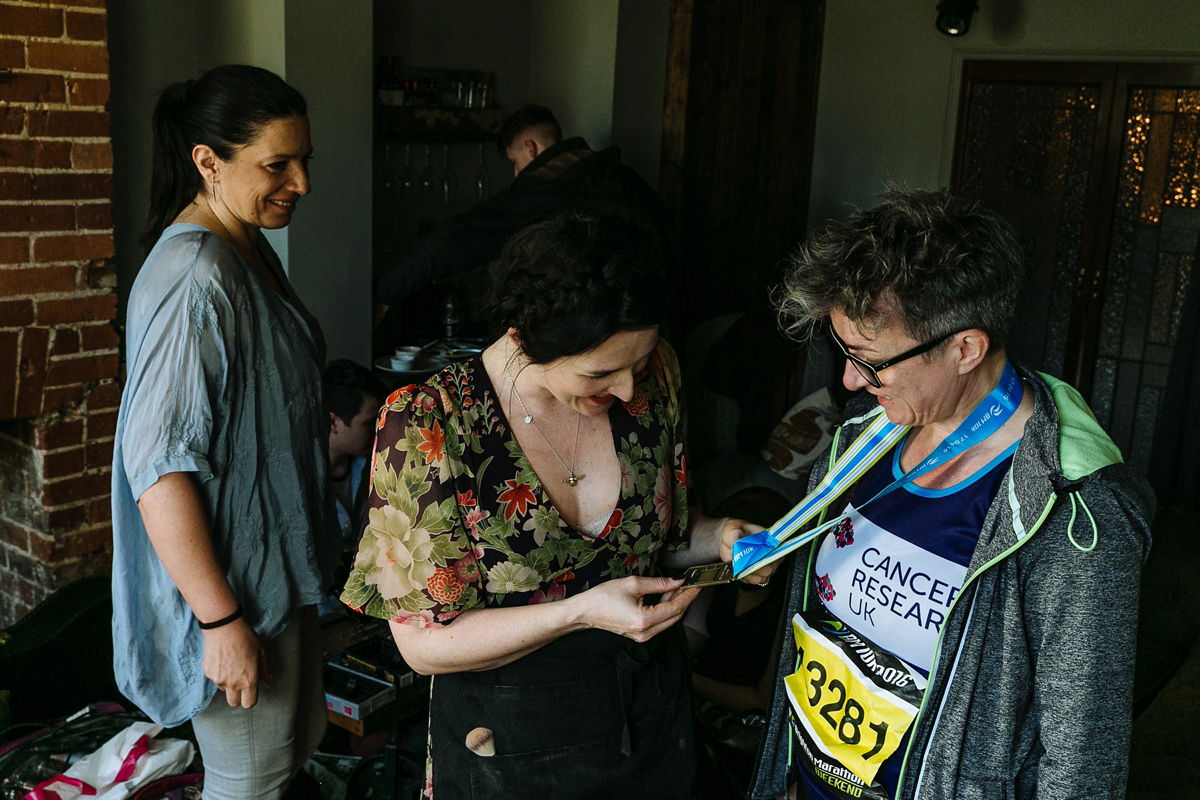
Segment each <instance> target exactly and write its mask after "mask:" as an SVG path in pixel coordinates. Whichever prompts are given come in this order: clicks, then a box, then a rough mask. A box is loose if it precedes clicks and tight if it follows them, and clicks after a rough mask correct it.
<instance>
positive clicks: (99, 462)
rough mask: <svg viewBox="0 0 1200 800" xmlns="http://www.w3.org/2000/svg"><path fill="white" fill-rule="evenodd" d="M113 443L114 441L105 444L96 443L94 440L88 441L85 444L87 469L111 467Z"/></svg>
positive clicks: (110, 440)
mask: <svg viewBox="0 0 1200 800" xmlns="http://www.w3.org/2000/svg"><path fill="white" fill-rule="evenodd" d="M113 441H114V440H112V439H109V440H108V441H106V442H97V441H95V440H94V439H89V441H88V444H87V466H88V469H96V468H97V467H111V466H112V460H113Z"/></svg>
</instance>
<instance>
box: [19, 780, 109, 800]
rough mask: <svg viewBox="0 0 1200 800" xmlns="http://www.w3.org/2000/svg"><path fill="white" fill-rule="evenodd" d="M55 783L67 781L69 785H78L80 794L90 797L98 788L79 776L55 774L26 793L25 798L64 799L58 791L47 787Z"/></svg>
mask: <svg viewBox="0 0 1200 800" xmlns="http://www.w3.org/2000/svg"><path fill="white" fill-rule="evenodd" d="M53 783H65V784H66V785H67V786H76V787H78V788H79V792H80V794H82V795H84V796H85V797H89V796H91V795H94V794H95V793H96V789H95V788H94V787H93V786H92V785H91V784H88V783H84V782H83V781H81V780H79V778H69V777H67V776H66V775H55V776H54V777H53V778H51V779H50V780H48V781H42V782H41V783H39V784H38V785H37V786H35V787H33V791H32V792H30V793H29V794H27V795H25V800H62V797H60V796H59V794H58V792H56V791H54V790H53V789H47V788H46V787H47V786H49V785H51V784H53Z"/></svg>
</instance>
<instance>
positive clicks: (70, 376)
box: [46, 353, 117, 435]
mask: <svg viewBox="0 0 1200 800" xmlns="http://www.w3.org/2000/svg"><path fill="white" fill-rule="evenodd" d="M116 374H117V354H116V353H102V354H99V355H94V356H78V357H76V358H62V359H54V360H52V361H51V362H50V366H49V367H47V368H46V385H47V386H70V385H71V384H74V383H87V382H88V381H98V380H102V379H104V378H112V377H114V376H115V375H116ZM109 435H111V434H109Z"/></svg>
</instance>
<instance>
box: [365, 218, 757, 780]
mask: <svg viewBox="0 0 1200 800" xmlns="http://www.w3.org/2000/svg"><path fill="white" fill-rule="evenodd" d="M492 278H493V286H492V303H491V305H492V308H493V310H494V316H495V322H496V327H497V333H498V338H497V339H496V340H495V342H493V343H492V344H491V345H490V346H489V347H488V348H487V349H485V350H484V351H483V352H482V354H480V355H479V356H478V357H476V358H473V359H471V360H469V361H466V362H462V363H458V364H453V365H451V366H449V367H447V368H446V369H444V370H443V371H442V372H440V373H439V374H437V375H435V376H434V377H433V378H432V379H431V380H430V381H429V382H428V383H426V384H424V385H422V386H408V387H405V388H402V389H400V390H399V391H397V392H396V393H394V394H393V395H392V396H391V397H390V398H389V399H388V401H387V403H386V404H385V411H384V415H383V418H382V421H381V423H380V428H379V432H378V437H377V439H376V448H375V462H374V465H373V468H374V473H373V477H372V492H371V497H370V501H369V503H370V510H369V512H368V519H367V521H366V525H365V528H364V530H363V535H362V540H361V544H360V547H359V552H358V556H357V559H356V561H355V564H354V571H353V572H352V574H351V577H350V580H349V582H348V583H347V585H346V590H345V592H344V593H343V595H342V600H343V601H344V602H346V603H347V604H349V605H351V606H352V607H354V608H357V609H359V610H362V611H364V612H366V613H368V614H371V615H374V616H378V617H382V618H384V619H387V620H389V621H390V622H391V628H392V633H393V636H394V637H395V640H396V644H397V646H398V647H399V648H400V652H401V654H403V656H404V658H405V660H406V661H407V662H408V663H409V664H410V665H411V666H412V667H413V668H414V669H416V670H418V671H419V672H421V673H424V674H432V675H434V679H433V688H432V696H431V710H430V737H429V748H430V760H429V768H428V781H427V790H428V791H430V792H432V791H433V790H434V789H436V793H437V796H438V797H439V798H447V797H450V798H457V797H473V798H512V797H558V798H571V797H647V798H649V797H654V798H670V797H677V798H687V797H689V796H690V791H691V782H692V771H693V767H694V763H695V757H694V755H693V753H692V734H691V724H692V723H691V710H690V703H689V694H690V693H689V667H688V656H687V650H686V646H685V644H684V641H683V635H682V632H681V626H680V625H679V624H678V623H679V621H680V618H681V617H682V615H683V613H684V611H685V610H686V609H687V607H688V604H689V603H691V601H692V600H693V599H694V597H695V595H696V590H694V589H687V590H684V589H682V588H681V586H682V581H681V580H679V579H676V578H669V577H665V574H666V570H667V569H668V568H669V567H674V566H684V565H686V564H688V563H703V562H708V561H715V560H717V559H718V558H719V557H720V558H723V559H724V560H726V561H727V560H729V556H730V547H731V545H732V542H733V541H734V540H736V539H737V538H738V537H740V536H742V535H744V534H747V533H750V532H754V531H757V530H758V528H757V527H756V526H753V525H751V524H750V523H745V522H742V521H739V520H731V519H724V520H717V519H709V518H707V517H705V516H703V515H702V514H699V513H698V512H696V511H695V510H694V509H689V508H688V505H687V491H686V489H687V464H686V459H685V455H684V442H683V429H682V421H683V420H682V413H681V405H680V397H679V392H680V379H679V367H678V363H677V362H676V359H675V355H674V353H673V352H672V350H671V348H670V347H669V346H668V345H667V344H666V343H665V342H662V341H660V339H659V336H658V326H659V322H660V321H661V320H662V318H663V315H664V313H665V306H666V303H665V301H666V285H665V281H664V276H663V259H662V250H661V245H660V244H659V240H658V237H657V236H655V235H654V234H653V233H651V232H648V231H645V230H643V229H642V228H641V227H639V226H637V225H634V224H631V223H629V222H626V221H623V220H621V219H618V218H616V217H611V216H607V215H603V214H598V213H590V212H572V213H568V214H564V215H562V216H558V217H555V218H552V219H550V220H547V221H545V222H542V223H538V224H536V225H533V226H531V227H529V228H527V229H525V230H524V231H521V232H520V233H518V234H516V235H515V236H514V237H513V238H512V239H511V240H510V241H509V243H508V244H507V245H506V247H505V249H504V252H503V254H502V256H501V258H500V259H499V261H498V263H497V264H496V266H495V268H494V270H493V275H492ZM749 580H750V581H751V582H762V581H764V580H766V577H765V576H764V575H756V576H752V577H750V578H749Z"/></svg>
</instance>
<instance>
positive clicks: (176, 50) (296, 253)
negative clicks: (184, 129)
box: [108, 0, 371, 362]
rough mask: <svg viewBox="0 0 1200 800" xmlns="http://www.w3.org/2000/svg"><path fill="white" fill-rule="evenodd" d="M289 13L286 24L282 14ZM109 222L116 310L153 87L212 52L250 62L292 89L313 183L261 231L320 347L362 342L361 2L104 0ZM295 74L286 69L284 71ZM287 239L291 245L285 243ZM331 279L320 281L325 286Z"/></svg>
mask: <svg viewBox="0 0 1200 800" xmlns="http://www.w3.org/2000/svg"><path fill="white" fill-rule="evenodd" d="M289 21H290V25H289ZM108 22H109V51H110V59H111V64H110V77H111V82H112V99H111V101H110V104H109V111H110V114H111V120H112V121H111V127H112V139H113V201H114V202H113V218H114V219H113V222H114V235H115V239H116V249H117V276H118V294H119V296H120V298H121V309H119V310H118V315H119V319H122V320H123V319H124V299H125V298H126V297H127V296H128V293H129V288H130V286H131V285H132V284H133V280H134V278H135V277H136V276H137V270H138V268H139V267H140V265H141V257H142V254H141V248H140V246H139V245H138V243H137V240H138V237H139V236H140V233H141V228H142V224H143V222H144V219H145V214H146V205H147V197H148V194H149V190H150V144H151V141H150V138H151V137H150V118H151V114H152V113H153V110H154V103H155V101H156V99H157V93H158V91H159V90H160V89H162V88H163V87H164V86H166V85H167V84H169V83H171V82H174V81H179V80H185V79H187V78H194V77H196V76H198V75H199V74H200V73H201V72H203V71H204V70H205V69H207V68H209V67H213V66H216V65H218V64H222V63H231V62H238V63H250V64H255V65H257V66H261V67H265V68H267V69H270V70H273V71H274V72H277V73H279V74H281V75H282V76H283V77H284V78H285V79H287V80H288V81H289V82H291V83H292V84H293V85H295V86H296V87H297V88H298V89H300V91H302V92H304V93H305V95H306V97H307V99H308V102H309V112H310V116H311V117H312V121H313V139H314V146H315V148H316V150H317V152H318V153H319V154H320V155H319V159H320V158H324V162H322V161H320V160H315V161H314V162H313V183H314V193H313V194H312V195H310V197H309V198H306V200H305V202H304V203H303V204H302V206H301V208H300V210H298V212H297V214H296V221H295V222H294V223H293V224H292V225H291V226H289V227H288V228H286V229H284V230H282V231H272V232H269V234H268V238H269V239H270V240H271V243H272V245H273V246H274V247H275V249H276V250H277V251H279V253H280V257H281V258H282V259H283V260H284V264H285V267H286V268H287V270H288V274H289V277H290V278H291V280H292V281H293V283H295V284H296V287H297V290H298V291H299V293H300V295H301V297H302V298H304V300H305V303H306V304H307V305H308V306H309V307H310V309H311V310H312V311H313V312H314V313H315V314H316V315H317V317H318V318H319V319H320V320H321V324H322V326H323V327H324V328H325V334H326V340H327V342H328V344H329V355H330V358H341V357H348V358H354V359H356V360H359V361H362V362H366V360H367V359H368V357H369V355H370V353H369V349H370V332H369V327H370V311H369V298H370V269H371V267H370V247H371V245H370V243H371V202H370V175H371V172H370V170H371V164H370V152H371V120H370V108H371V106H370V100H369V98H370V93H371V52H370V42H371V7H370V4H369V3H366V2H358V0H356V2H353V3H341V2H337V0H323V1H321V0H287V2H286V3H285V0H171V2H167V3H164V2H161V0H108ZM293 76H295V77H293ZM297 243H299V245H300V247H299V249H298V248H297ZM331 287H332V288H331Z"/></svg>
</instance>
